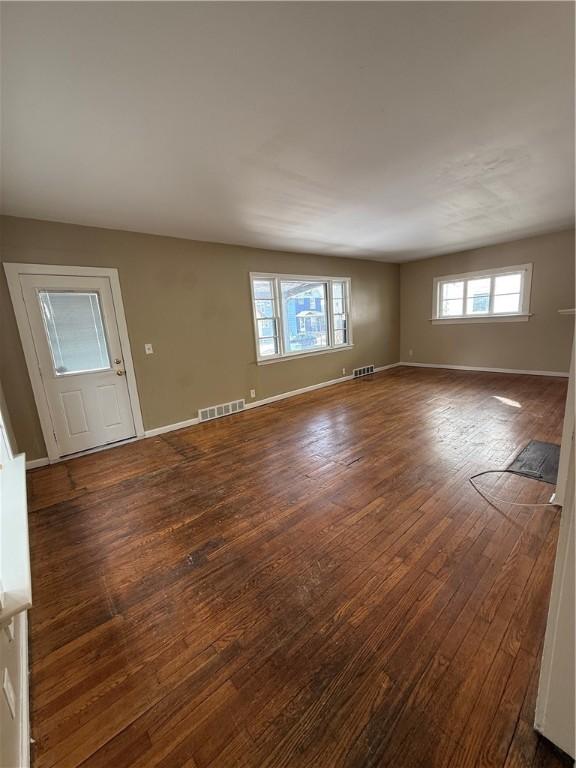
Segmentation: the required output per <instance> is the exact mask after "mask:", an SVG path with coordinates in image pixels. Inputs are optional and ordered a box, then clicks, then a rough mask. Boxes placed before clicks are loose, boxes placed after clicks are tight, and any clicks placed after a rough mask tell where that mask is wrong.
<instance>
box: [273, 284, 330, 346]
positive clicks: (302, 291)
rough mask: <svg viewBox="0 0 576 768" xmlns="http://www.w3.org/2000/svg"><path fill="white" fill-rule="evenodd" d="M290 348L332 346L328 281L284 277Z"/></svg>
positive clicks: (286, 333) (286, 334)
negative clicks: (328, 319)
mask: <svg viewBox="0 0 576 768" xmlns="http://www.w3.org/2000/svg"><path fill="white" fill-rule="evenodd" d="M280 291H281V296H282V313H283V318H284V348H285V350H286V352H307V351H309V350H313V349H321V348H323V347H327V346H328V322H327V316H326V283H321V282H318V283H313V282H309V281H307V280H302V281H300V280H298V281H296V280H282V281H280Z"/></svg>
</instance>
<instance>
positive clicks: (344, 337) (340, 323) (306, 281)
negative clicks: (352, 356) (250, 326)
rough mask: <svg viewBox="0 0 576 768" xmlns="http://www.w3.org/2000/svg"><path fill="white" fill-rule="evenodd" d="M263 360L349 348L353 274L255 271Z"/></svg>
mask: <svg viewBox="0 0 576 768" xmlns="http://www.w3.org/2000/svg"><path fill="white" fill-rule="evenodd" d="M251 282H252V301H253V307H254V330H255V334H256V349H257V356H258V360H270V359H274V358H282V357H289V356H291V355H302V354H306V353H309V352H321V351H324V350H330V349H335V348H337V347H346V346H350V345H351V339H350V333H351V329H350V279H349V278H317V277H293V276H291V275H268V274H259V275H254V274H253V275H251Z"/></svg>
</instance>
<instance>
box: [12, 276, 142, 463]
mask: <svg viewBox="0 0 576 768" xmlns="http://www.w3.org/2000/svg"><path fill="white" fill-rule="evenodd" d="M4 270H5V272H6V280H7V281H8V290H9V291H10V297H11V299H12V306H13V307H14V314H15V315H16V323H17V325H18V331H19V333H20V340H21V342H22V349H23V350H24V357H25V359H26V366H27V368H28V374H29V376H30V382H31V384H32V391H33V392H34V400H35V402H36V408H37V410H38V417H39V419H40V426H41V427H42V435H43V437H44V442H45V444H46V451H47V452H48V460H49V462H50V463H51V464H52V463H53V462H55V461H59V460H60V459H61V458H62V456H63V454H62V453H61V451H60V448H59V447H58V443H57V442H56V437H55V434H54V426H53V424H52V417H51V416H50V409H49V407H48V397H47V395H46V390H45V389H44V383H43V381H42V377H41V376H40V368H39V365H38V359H37V357H36V348H35V346H34V339H33V336H32V330H31V328H30V322H29V318H28V312H27V310H26V304H25V302H24V294H23V292H22V283H21V281H20V277H21V276H22V275H54V276H63V277H106V278H108V279H109V281H110V288H111V291H112V302H113V304H114V311H115V314H116V322H117V325H118V334H119V336H120V346H121V347H122V357H123V360H124V370H125V371H126V383H127V385H128V397H129V399H130V408H131V409H132V417H133V419H134V427H135V429H136V438H138V437H144V423H143V421H142V410H141V408H140V398H139V397H138V387H137V385H136V374H135V372H134V363H133V361H132V351H131V349H130V339H129V338H128V327H127V325H126V315H125V314H124V303H123V301H122V292H121V290H120V279H119V277H118V270H117V269H115V268H113V267H68V266H62V265H59V264H16V263H8V264H4ZM129 439H132V440H133V439H134V438H129ZM120 442H123V441H120ZM115 445H118V443H110V446H99V448H104V447H112V446H115ZM91 450H95V449H91Z"/></svg>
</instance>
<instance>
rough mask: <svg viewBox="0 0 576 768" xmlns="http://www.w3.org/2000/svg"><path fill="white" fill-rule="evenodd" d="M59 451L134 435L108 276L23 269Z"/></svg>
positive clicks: (24, 289) (25, 294)
mask: <svg viewBox="0 0 576 768" xmlns="http://www.w3.org/2000/svg"><path fill="white" fill-rule="evenodd" d="M20 281H21V286H22V295H23V298H24V304H25V306H26V313H27V315H28V320H29V323H30V330H31V332H32V340H33V343H34V348H35V351H36V357H37V360H38V366H39V368H40V375H41V377H42V384H43V387H44V390H45V392H46V399H47V401H48V408H49V411H50V418H51V420H52V425H53V431H54V436H55V438H56V442H57V444H58V448H59V452H60V455H61V456H65V455H67V454H70V453H77V452H78V451H85V450H88V449H89V448H96V447H98V446H101V445H106V444H107V443H113V442H117V441H118V440H125V439H127V438H129V437H134V436H135V435H136V429H135V426H134V418H133V414H132V408H131V403H130V395H129V392H128V385H127V381H126V371H125V368H124V360H123V354H122V348H121V344H120V335H119V332H118V324H117V320H116V313H115V310H114V301H113V298H112V290H111V287H110V280H109V279H108V278H107V277H72V276H66V275H20Z"/></svg>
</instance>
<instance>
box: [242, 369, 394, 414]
mask: <svg viewBox="0 0 576 768" xmlns="http://www.w3.org/2000/svg"><path fill="white" fill-rule="evenodd" d="M398 365H401V363H391V364H390V365H381V366H379V367H378V368H374V373H380V371H387V370H388V369H389V368H396V366H398ZM353 378H354V376H339V377H338V378H337V379H330V380H329V381H321V382H320V383H319V384H310V386H308V387H301V388H300V389H292V390H291V391H290V392H282V393H281V394H279V395H272V396H271V397H264V398H262V400H255V401H254V402H253V403H247V404H246V409H248V408H259V407H260V406H261V405H268V404H269V403H276V402H278V400H286V399H287V398H289V397H296V395H303V394H304V393H305V392H312V391H313V390H315V389H323V388H324V387H331V386H333V385H334V384H340V383H341V382H343V381H350V380H351V379H353Z"/></svg>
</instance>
